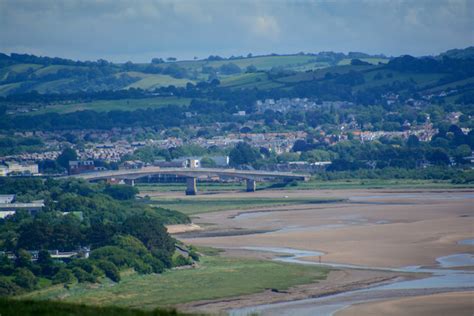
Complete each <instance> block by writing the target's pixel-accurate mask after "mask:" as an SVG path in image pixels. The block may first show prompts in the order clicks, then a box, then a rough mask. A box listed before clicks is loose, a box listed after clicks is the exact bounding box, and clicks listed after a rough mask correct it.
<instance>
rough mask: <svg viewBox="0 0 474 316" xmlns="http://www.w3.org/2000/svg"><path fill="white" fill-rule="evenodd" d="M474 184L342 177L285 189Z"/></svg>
mask: <svg viewBox="0 0 474 316" xmlns="http://www.w3.org/2000/svg"><path fill="white" fill-rule="evenodd" d="M473 187H474V184H452V183H451V181H449V180H416V179H342V180H329V181H323V180H314V179H313V180H311V181H308V182H299V183H298V185H297V186H296V187H286V188H285V189H300V190H311V189H321V190H338V189H339V190H342V189H450V188H452V189H454V188H473Z"/></svg>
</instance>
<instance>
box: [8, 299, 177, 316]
mask: <svg viewBox="0 0 474 316" xmlns="http://www.w3.org/2000/svg"><path fill="white" fill-rule="evenodd" d="M0 313H1V315H4V316H38V315H55V316H95V315H101V316H115V315H121V316H168V315H169V316H178V315H184V314H181V313H177V312H175V311H173V310H170V311H168V310H153V311H142V310H135V309H125V308H119V307H97V306H87V305H84V304H71V303H64V302H51V301H41V302H38V301H33V300H15V299H11V298H10V299H8V298H0Z"/></svg>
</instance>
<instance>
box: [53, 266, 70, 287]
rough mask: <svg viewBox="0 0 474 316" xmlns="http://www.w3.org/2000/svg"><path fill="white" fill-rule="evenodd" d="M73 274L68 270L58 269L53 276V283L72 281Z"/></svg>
mask: <svg viewBox="0 0 474 316" xmlns="http://www.w3.org/2000/svg"><path fill="white" fill-rule="evenodd" d="M74 280H75V277H74V274H72V272H71V271H70V270H67V269H64V268H63V269H60V270H59V271H58V272H57V273H56V274H55V275H54V277H53V284H60V283H64V284H68V283H72V282H74Z"/></svg>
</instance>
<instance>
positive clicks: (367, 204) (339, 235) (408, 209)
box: [176, 188, 474, 315]
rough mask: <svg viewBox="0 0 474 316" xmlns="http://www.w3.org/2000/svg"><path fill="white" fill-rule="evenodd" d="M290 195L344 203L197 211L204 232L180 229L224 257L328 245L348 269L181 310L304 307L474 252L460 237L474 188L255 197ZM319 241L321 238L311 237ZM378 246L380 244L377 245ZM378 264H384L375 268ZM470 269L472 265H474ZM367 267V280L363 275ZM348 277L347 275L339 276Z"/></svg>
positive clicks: (467, 226) (398, 294)
mask: <svg viewBox="0 0 474 316" xmlns="http://www.w3.org/2000/svg"><path fill="white" fill-rule="evenodd" d="M282 194H284V195H287V196H291V197H308V196H311V197H314V198H318V197H322V196H323V197H329V198H340V199H342V201H340V202H336V203H330V204H328V203H326V204H305V205H287V206H275V207H261V208H253V209H248V210H229V211H220V212H213V213H201V214H196V217H194V219H193V220H194V221H195V222H196V223H197V224H199V223H201V222H202V223H206V224H209V223H212V225H208V226H206V229H203V230H201V231H199V232H193V233H190V234H186V233H184V234H178V235H176V237H177V238H179V239H182V241H184V242H185V243H190V244H196V245H200V246H210V247H216V248H221V249H225V250H226V253H225V254H223V255H224V256H244V257H252V258H264V259H274V258H275V255H274V254H273V255H272V254H268V253H265V252H262V251H260V252H258V251H255V252H254V253H248V251H247V253H246V252H245V251H238V250H235V248H239V247H242V248H245V247H250V248H252V247H253V248H265V247H270V248H271V247H287V248H293V249H306V250H308V252H309V251H322V252H323V253H324V254H323V256H322V257H323V262H333V263H334V264H335V266H336V265H337V264H340V265H341V267H339V268H337V267H336V268H335V270H332V271H331V273H330V274H329V276H328V278H327V280H324V281H320V282H318V283H312V284H306V285H301V286H297V287H294V288H292V289H290V290H288V291H286V292H285V293H281V292H280V293H276V292H272V291H271V290H267V291H265V292H263V293H257V294H252V295H243V296H238V297H234V298H228V299H222V300H214V301H200V302H193V303H189V304H183V305H179V306H177V307H178V309H180V310H181V309H182V310H183V311H196V312H212V313H216V312H217V313H219V312H222V311H229V310H232V311H233V312H235V311H237V314H235V315H241V314H238V311H239V310H241V309H242V310H246V311H250V312H251V311H252V308H259V306H265V307H266V308H269V310H272V309H271V308H273V306H272V305H273V304H275V305H276V306H290V305H295V306H296V304H300V303H302V304H303V305H304V302H305V300H318V301H320V300H321V301H323V300H331V299H332V297H335V296H336V297H337V296H345V295H352V292H354V291H356V292H357V291H360V290H361V289H368V288H374V287H378V286H380V284H381V283H382V284H383V283H386V284H394V283H398V282H401V281H407V280H415V279H423V278H429V277H430V275H426V274H422V273H416V272H410V274H409V275H407V273H403V272H395V271H383V269H386V270H390V269H397V268H399V267H406V266H412V265H420V266H426V267H430V266H431V267H435V266H436V265H437V263H436V261H435V259H436V258H438V257H442V256H448V255H450V254H453V253H472V246H469V245H462V244H459V243H457V242H458V241H459V240H463V239H468V238H472V237H473V234H474V232H472V229H471V227H472V225H471V222H473V219H474V212H473V210H472V207H471V206H470V205H471V202H472V199H473V198H474V190H472V189H434V190H433V189H431V188H427V189H425V190H423V189H413V190H410V189H400V190H397V189H395V190H393V189H362V190H352V189H350V190H312V191H311V190H287V191H284V190H278V191H266V192H264V191H260V192H255V194H252V196H253V197H256V196H261V197H279V196H281V195H282ZM228 195H229V192H223V193H222V194H218V195H216V198H218V197H225V196H228ZM234 196H235V194H234ZM242 198H244V197H243V196H242ZM257 218H258V219H257ZM473 223H474V222H473ZM232 231H234V232H235V231H241V232H242V231H247V232H248V234H233V233H231V232H232ZM212 232H214V235H213V233H212ZM215 232H220V233H219V234H215ZM225 232H227V234H225ZM229 232H230V233H229ZM252 232H253V233H252ZM347 236H350V239H348V238H347ZM311 240H315V241H317V242H316V243H314V242H308V241H311ZM374 240H377V244H374ZM374 245H379V246H377V247H375V248H374ZM383 245H385V246H383ZM229 248H233V249H232V250H229ZM354 251H356V252H354ZM387 251H389V252H388V253H387ZM356 254H358V255H356ZM282 258H284V257H282ZM314 260H317V258H314V257H311V256H307V258H304V259H303V261H307V262H308V263H311V262H314ZM279 261H283V260H279ZM344 265H346V266H344ZM350 265H353V266H361V267H362V269H360V268H356V269H351V267H350ZM363 267H367V269H364V268H363ZM370 267H380V268H381V269H382V270H377V269H375V270H371V269H370ZM333 269H334V268H333ZM454 269H456V268H454ZM468 270H470V271H472V269H471V268H468ZM364 273H366V275H365V278H361V276H362V274H364ZM341 275H344V277H343V278H341V279H338V276H341ZM465 290H466V291H467V290H468V289H466V288H462V287H461V288H456V287H452V288H448V289H444V290H443V289H440V288H434V289H429V290H424V291H423V290H397V291H394V293H395V294H394V295H395V296H394V297H393V298H389V299H388V301H392V300H396V299H398V298H403V297H404V293H411V295H416V296H420V295H428V296H429V295H435V294H437V293H439V292H441V293H446V292H453V291H458V292H461V291H462V292H464V291H465ZM384 299H385V300H387V297H381V298H380V299H379V300H384ZM356 303H357V302H356ZM354 304H355V303H354ZM351 305H352V304H349V306H351ZM289 308H293V307H289ZM333 312H334V311H333ZM264 314H265V313H264ZM331 314H332V312H331ZM232 315H234V314H232ZM242 315H243V314H242Z"/></svg>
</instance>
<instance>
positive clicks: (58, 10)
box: [0, 0, 474, 63]
mask: <svg viewBox="0 0 474 316" xmlns="http://www.w3.org/2000/svg"><path fill="white" fill-rule="evenodd" d="M473 30H474V1H470V0H437V1H432V0H417V1H407V0H377V1H375V0H338V1H325V0H304V1H303V0H302V1H292V0H278V1H272V0H261V1H251V0H237V1H218V0H199V1H186V0H175V1H171V0H139V1H114V0H101V1H94V0H71V1H57V0H41V1H30V0H0V51H4V52H25V53H28V54H34V55H41V56H61V57H62V56H67V58H71V59H75V60H96V59H99V58H103V59H107V60H110V61H112V62H126V61H129V60H130V61H133V62H135V63H140V62H148V61H150V60H151V58H154V57H161V58H167V57H170V56H172V57H176V58H178V59H180V60H192V59H193V58H194V56H196V57H198V58H199V59H203V58H206V57H207V56H209V55H211V54H212V55H219V56H231V55H244V56H245V55H247V54H248V53H249V52H252V53H253V54H255V55H263V54H271V53H277V54H288V52H292V53H297V52H298V51H304V52H318V51H330V50H331V51H339V52H348V51H355V52H365V53H368V54H380V53H383V54H385V55H387V56H400V55H402V54H408V55H412V56H430V55H436V54H438V53H440V52H443V51H446V50H448V49H449V48H452V47H466V46H471V45H474V31H473Z"/></svg>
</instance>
